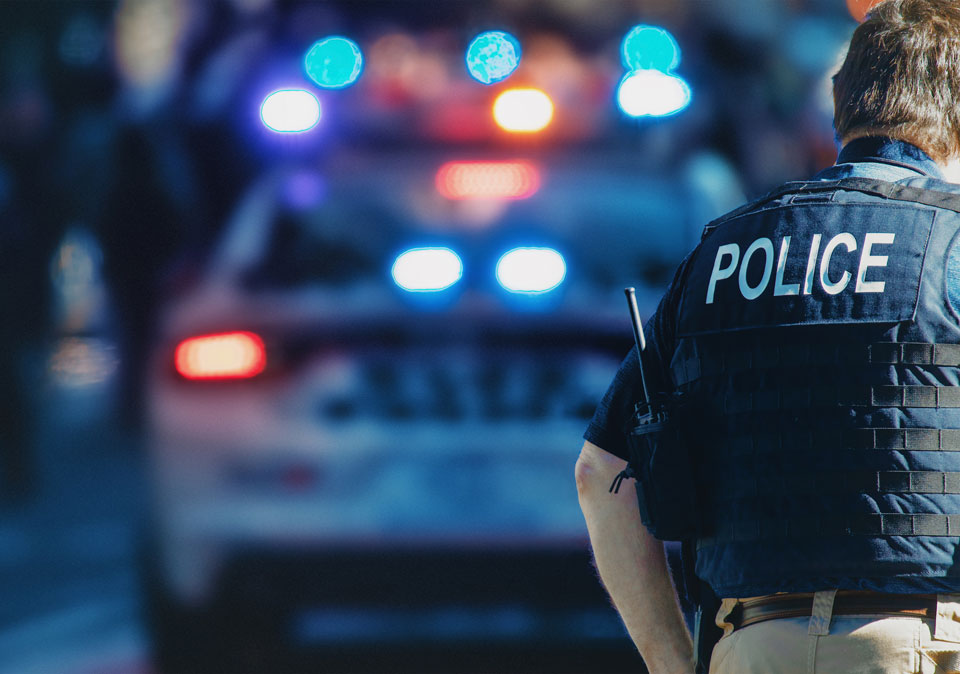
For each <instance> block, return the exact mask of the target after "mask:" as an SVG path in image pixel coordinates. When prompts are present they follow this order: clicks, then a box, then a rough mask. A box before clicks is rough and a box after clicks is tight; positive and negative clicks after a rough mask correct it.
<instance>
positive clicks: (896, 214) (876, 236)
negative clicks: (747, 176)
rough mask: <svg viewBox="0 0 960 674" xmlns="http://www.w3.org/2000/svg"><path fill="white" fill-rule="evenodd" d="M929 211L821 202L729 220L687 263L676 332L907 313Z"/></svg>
mask: <svg viewBox="0 0 960 674" xmlns="http://www.w3.org/2000/svg"><path fill="white" fill-rule="evenodd" d="M935 216H936V212H935V211H933V210H932V209H921V208H916V207H910V206H906V205H900V204H890V203H828V204H804V205H802V206H779V207H776V208H768V209H765V210H761V211H757V212H752V213H747V214H744V215H741V216H738V217H735V218H732V219H730V220H728V221H726V222H724V223H723V224H722V225H721V226H719V227H717V228H716V229H715V230H714V231H713V232H712V233H711V234H710V235H709V236H707V237H706V238H705V239H704V241H703V242H702V243H701V244H700V248H699V249H698V251H697V254H696V256H695V258H694V259H693V261H692V263H691V266H690V270H689V273H688V275H687V277H686V280H685V284H684V290H683V300H682V303H681V307H680V321H679V327H680V335H681V336H689V335H696V334H707V333H715V332H727V331H735V330H745V329H751V328H764V327H774V326H786V325H822V324H865V323H897V322H901V321H908V320H912V319H913V318H914V316H915V313H916V308H917V303H918V296H919V291H920V283H921V279H922V276H923V265H924V259H925V256H926V250H927V245H928V243H929V240H930V233H931V230H932V228H933V222H934V218H935Z"/></svg>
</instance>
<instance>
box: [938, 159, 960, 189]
mask: <svg viewBox="0 0 960 674" xmlns="http://www.w3.org/2000/svg"><path fill="white" fill-rule="evenodd" d="M937 165H938V166H939V167H940V170H941V171H942V172H943V179H944V180H946V181H947V182H949V183H957V184H958V185H960V157H954V158H952V159H948V160H947V162H946V163H942V162H937Z"/></svg>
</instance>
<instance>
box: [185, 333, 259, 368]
mask: <svg viewBox="0 0 960 674" xmlns="http://www.w3.org/2000/svg"><path fill="white" fill-rule="evenodd" d="M174 364H175V366H176V368H177V372H179V373H180V375H181V376H183V377H186V378H187V379H248V378H250V377H255V376H257V375H258V374H260V373H261V372H263V368H264V367H266V365H267V350H266V348H265V347H264V345H263V340H262V339H260V337H259V336H258V335H255V334H253V333H252V332H225V333H221V334H217V335H201V336H199V337H191V338H190V339H185V340H183V341H182V342H180V344H179V345H177V351H176V353H175V355H174Z"/></svg>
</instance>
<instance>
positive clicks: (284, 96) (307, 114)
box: [260, 89, 321, 133]
mask: <svg viewBox="0 0 960 674" xmlns="http://www.w3.org/2000/svg"><path fill="white" fill-rule="evenodd" d="M320 114H321V110H320V101H319V100H317V97H316V96H314V95H313V94H312V93H310V92H309V91H306V90H305V89H281V90H279V91H274V92H273V93H271V94H269V95H268V96H267V97H266V98H264V99H263V103H261V104H260V119H261V121H262V122H263V125H264V126H266V127H267V128H268V129H270V130H271V131H277V132H278V133H302V132H304V131H309V130H310V129H312V128H313V127H315V126H316V125H317V123H318V122H319V121H320Z"/></svg>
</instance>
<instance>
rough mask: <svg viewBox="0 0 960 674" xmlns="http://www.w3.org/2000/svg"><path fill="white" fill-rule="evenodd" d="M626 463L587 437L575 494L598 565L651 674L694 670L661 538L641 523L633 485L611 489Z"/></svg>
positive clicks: (580, 460) (604, 581)
mask: <svg viewBox="0 0 960 674" xmlns="http://www.w3.org/2000/svg"><path fill="white" fill-rule="evenodd" d="M625 465H626V463H625V462H624V461H623V460H622V459H619V458H617V457H616V456H614V455H612V454H610V453H609V452H606V451H604V450H603V449H601V448H600V447H597V446H596V445H594V444H591V443H589V442H587V443H585V444H584V445H583V449H582V450H580V457H579V458H578V459H577V466H576V480H577V493H578V494H579V497H580V508H581V509H582V510H583V516H584V518H585V519H586V521H587V530H588V531H589V533H590V543H591V544H592V546H593V554H594V558H595V559H596V563H597V569H598V570H599V572H600V578H601V580H602V581H603V584H604V586H605V587H606V588H607V592H609V593H610V597H611V598H612V599H613V603H614V605H615V606H616V608H617V611H619V613H620V617H621V618H622V619H623V622H624V624H625V625H626V626H627V631H628V632H629V633H630V636H631V638H632V639H633V642H634V643H635V644H636V646H637V649H638V650H639V651H640V655H641V656H642V657H643V661H644V662H645V663H646V665H647V669H649V670H650V672H651V674H680V673H682V674H690V673H691V672H693V645H692V644H691V641H690V633H689V632H688V631H687V627H686V625H685V624H684V622H683V615H682V614H681V612H680V606H679V604H678V603H677V597H676V592H675V590H674V587H673V582H672V580H671V579H670V573H669V570H668V568H667V561H666V554H665V552H664V549H663V543H661V542H660V541H658V540H657V539H655V538H654V537H653V536H651V535H650V532H648V531H647V528H646V527H645V526H643V524H642V523H641V521H640V511H639V510H638V509H637V497H636V494H635V492H634V489H633V485H630V484H627V485H624V487H625V488H623V489H621V490H620V493H619V494H611V493H609V491H608V490H609V487H610V483H611V482H613V478H614V477H615V476H616V475H617V473H619V472H620V471H621V470H623V468H624V466H625Z"/></svg>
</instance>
